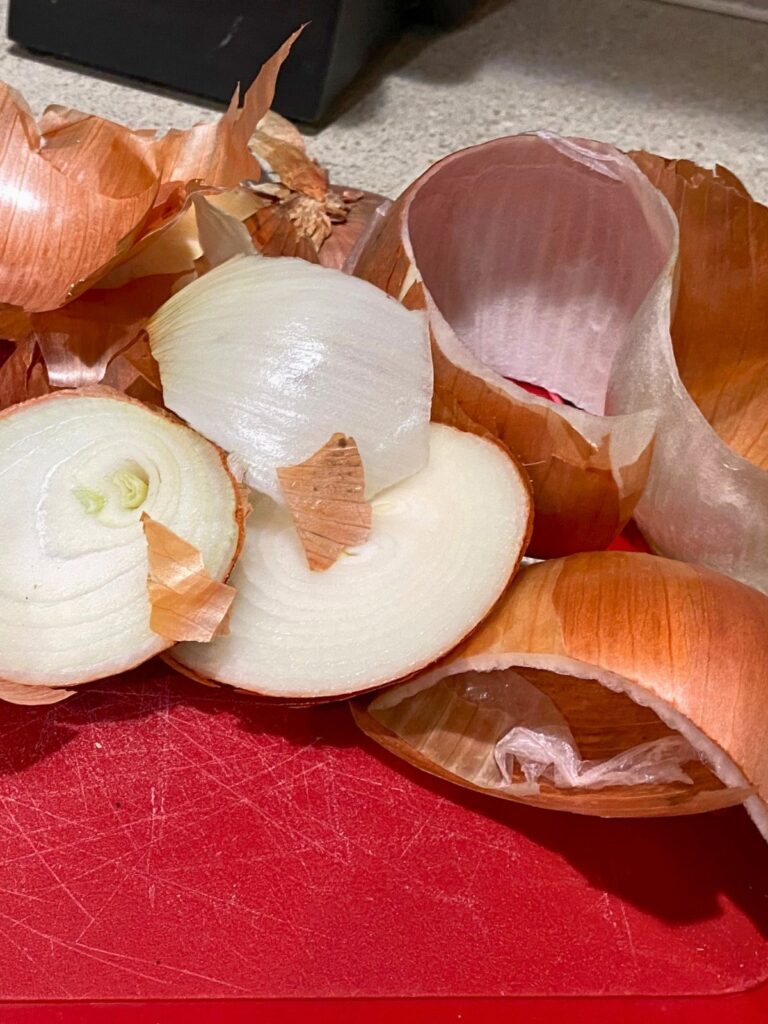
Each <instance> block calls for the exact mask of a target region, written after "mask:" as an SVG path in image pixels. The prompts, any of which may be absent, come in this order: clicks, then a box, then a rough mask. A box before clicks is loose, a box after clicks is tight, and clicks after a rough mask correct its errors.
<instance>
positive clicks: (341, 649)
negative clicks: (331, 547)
mask: <svg viewBox="0 0 768 1024" xmlns="http://www.w3.org/2000/svg"><path fill="white" fill-rule="evenodd" d="M429 436H430V457H429V462H428V464H427V466H426V467H425V468H424V469H423V470H421V472H419V473H418V474H416V475H415V476H412V477H410V478H409V479H408V480H405V481H403V482H401V483H399V484H397V485H395V486H394V487H391V488H389V489H388V490H387V491H385V492H383V493H382V494H380V495H379V496H378V497H377V498H375V499H374V501H373V527H372V530H371V534H370V537H369V539H368V541H367V542H366V543H365V544H364V545H363V546H361V547H360V548H357V549H354V550H351V551H349V552H347V553H345V554H343V555H342V556H341V558H340V559H339V560H338V561H337V562H336V563H335V564H334V565H333V566H331V568H330V569H328V570H327V571H326V572H323V573H313V572H311V571H310V570H309V568H308V566H307V562H306V558H305V556H304V552H303V550H302V548H301V545H300V543H299V540H298V537H297V536H296V531H295V530H294V528H293V524H292V522H291V520H290V518H289V516H288V514H287V513H286V512H285V511H284V510H283V509H282V508H280V507H279V506H278V505H276V504H275V503H274V502H273V501H271V499H269V498H266V497H258V498H256V499H255V502H254V506H255V507H254V510H253V513H252V515H251V517H250V518H249V520H248V529H247V534H246V543H245V548H244V550H243V554H242V555H241V557H240V559H239V561H238V564H237V567H236V569H235V571H234V573H233V576H232V580H231V582H232V584H233V585H234V586H235V587H236V589H237V591H238V593H237V597H236V598H235V602H234V605H233V607H232V615H231V619H230V633H229V635H228V636H225V637H220V638H218V639H216V640H214V641H213V642H212V643H210V644H195V643H184V644H179V645H178V647H176V648H175V649H174V652H173V660H174V661H175V662H177V663H178V664H179V665H181V666H182V667H184V668H186V669H188V670H190V671H192V672H193V673H195V674H197V675H199V676H204V677H205V678H208V679H212V680H215V681H219V682H224V683H229V684H231V685H234V686H238V687H241V688H243V689H248V690H253V691H255V692H257V693H261V694H265V695H270V696H276V697H283V698H296V699H302V698H313V697H336V696H342V695H344V694H348V693H354V692H359V691H362V690H366V689H370V688H372V687H375V686H380V685H382V684H384V683H386V682H389V681H391V680H395V679H399V678H402V677H403V676H405V675H407V674H409V673H411V672H414V671H415V670H416V669H418V668H420V667H422V666H424V665H427V664H430V663H431V662H432V661H434V660H435V659H436V658H438V657H439V656H440V655H441V654H443V653H444V652H446V651H447V650H449V649H450V648H451V647H453V646H454V645H455V644H456V643H457V642H458V641H459V640H460V639H461V638H462V637H463V636H464V635H466V634H467V633H468V632H469V631H470V630H471V629H472V628H473V627H474V626H475V625H476V624H477V623H478V621H479V620H480V619H481V618H482V617H483V616H484V615H485V614H486V612H488V611H489V609H490V608H491V606H492V605H493V604H494V602H495V601H496V599H497V598H498V596H499V594H500V593H501V591H502V589H503V588H504V586H505V585H506V583H507V581H508V579H509V577H510V575H511V574H512V572H513V571H514V568H515V566H516V565H517V562H518V560H519V557H520V554H521V552H522V548H523V546H524V544H525V542H526V540H527V531H528V519H529V509H530V499H529V495H528V491H527V487H526V484H525V482H524V481H523V479H522V476H521V474H520V471H519V470H518V468H517V466H516V465H515V464H514V463H513V462H512V461H511V459H509V457H508V456H507V455H506V454H505V453H504V452H503V451H502V450H501V449H500V448H499V447H498V446H497V445H495V444H493V443H492V442H489V441H485V440H483V439H482V438H479V437H476V436H474V435H472V434H464V433H461V432H460V431H457V430H454V429H452V428H450V427H443V426H438V425H436V424H433V425H432V426H431V428H430V435H429Z"/></svg>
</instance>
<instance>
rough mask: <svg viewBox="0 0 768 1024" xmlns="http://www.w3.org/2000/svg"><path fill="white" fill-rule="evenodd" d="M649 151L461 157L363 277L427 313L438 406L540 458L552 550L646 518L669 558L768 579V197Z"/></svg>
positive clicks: (591, 146) (500, 152)
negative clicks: (767, 202) (557, 401)
mask: <svg viewBox="0 0 768 1024" xmlns="http://www.w3.org/2000/svg"><path fill="white" fill-rule="evenodd" d="M634 160H635V161H636V163H637V165H638V166H639V167H640V168H642V170H643V172H644V175H645V176H638V175H637V174H636V173H635V171H636V169H635V167H634V166H633V162H632V160H630V158H629V157H628V156H626V155H625V154H623V153H620V152H619V151H618V150H616V149H614V148H612V147H610V146H607V145H604V144H601V143H596V142H589V141H586V140H583V139H561V138H558V137H556V136H551V135H544V134H540V135H527V136H517V137H514V138H508V139H498V140H495V141H493V142H489V143H485V144H483V145H482V146H478V147H475V148H474V149H469V150H465V151H463V152H460V153H456V154H453V155H452V156H449V157H446V158H445V159H444V160H443V161H441V162H440V163H438V164H436V165H435V166H434V167H433V168H431V169H430V170H429V171H428V172H427V173H426V174H425V175H424V176H423V177H422V178H420V179H419V180H418V181H417V182H415V183H414V184H413V185H412V186H411V187H410V188H409V189H408V190H407V191H406V193H405V194H404V195H403V196H402V197H401V198H400V200H399V201H398V202H397V203H396V204H395V207H393V208H392V210H390V212H389V213H388V214H387V215H385V217H384V218H383V221H382V223H381V225H380V227H379V230H378V231H377V232H374V234H373V235H372V237H371V239H370V240H369V241H368V243H367V245H366V247H365V248H364V250H363V252H362V254H361V256H360V257H359V258H358V261H357V266H356V271H355V272H356V273H358V274H359V275H360V276H362V277H364V278H366V279H368V280H371V281H373V282H374V283H376V284H379V285H380V286H382V287H385V288H386V289H387V290H388V291H389V292H390V293H391V294H393V295H397V296H398V297H400V298H401V299H402V300H403V301H404V302H405V303H406V304H407V305H410V306H425V307H426V308H427V310H428V313H429V319H430V328H431V334H432V343H433V353H434V362H435V401H434V415H435V417H436V418H437V419H439V420H441V421H443V422H447V423H453V424H455V425H457V426H460V427H462V428H464V429H474V430H477V431H479V432H483V431H487V432H489V433H490V434H492V435H495V436H497V437H499V438H500V439H501V440H502V441H504V443H505V444H507V445H508V446H509V447H510V449H511V450H512V451H514V452H515V454H517V455H518V457H519V458H520V459H521V461H522V462H523V463H524V464H525V465H526V468H527V469H528V472H529V474H530V475H531V479H532V482H533V488H534V496H535V501H536V525H535V529H534V536H533V541H532V544H531V554H533V555H540V556H543V557H548V556H553V555H556V554H564V553H567V552H569V551H575V550H586V549H590V548H595V547H604V546H605V545H606V544H607V543H608V542H609V541H610V540H611V538H612V536H613V535H614V534H615V532H616V531H617V529H619V528H620V527H621V525H622V523H623V522H625V521H626V519H627V518H628V517H629V516H630V515H632V514H633V510H634V514H635V515H636V518H637V520H638V522H639V524H640V526H641V528H642V530H643V533H644V534H645V536H646V537H647V539H648V540H649V542H650V543H651V544H652V546H653V547H654V549H656V550H657V551H659V552H660V553H662V554H666V555H669V556H672V557H675V558H679V559H683V560H686V561H692V562H696V563H700V564H704V565H708V566H709V567H711V568H713V569H716V570H718V571H720V572H724V573H726V574H727V575H730V576H733V577H735V578H737V579H740V580H742V581H744V582H746V583H749V584H750V585H752V586H755V587H757V588H759V589H761V590H768V472H767V470H768V454H767V453H768V449H766V447H765V437H766V436H768V432H767V431H766V423H767V422H768V405H767V404H766V403H768V347H767V346H768V334H766V332H765V329H764V319H765V307H766V294H767V291H766V290H767V289H768V273H766V267H768V210H766V208H765V207H763V206H761V205H760V204H759V203H756V202H755V201H754V200H752V199H751V198H750V197H749V196H748V194H747V193H746V190H745V189H744V188H743V186H742V185H741V184H740V182H738V180H737V179H735V177H734V176H733V175H731V174H730V173H729V172H727V171H725V170H724V169H722V168H718V169H717V170H716V171H715V172H707V171H704V170H702V169H701V168H698V167H696V166H695V165H694V164H691V163H689V162H687V161H666V160H663V159H662V158H660V157H654V156H652V155H649V154H642V153H639V154H635V155H634ZM653 186H657V188H654V187H653ZM667 200H668V201H669V202H667ZM670 203H671V204H672V209H673V210H674V212H675V213H676V214H677V218H678V219H679V222H680V228H679V230H680V259H679V263H678V223H677V221H676V219H675V217H674V215H673V213H672V210H671V209H670V205H669V204H670ZM676 284H679V289H676ZM673 314H674V319H673V320H672V335H671V337H670V320H671V319H672V315H673ZM507 378H514V379H515V380H521V381H527V382H529V383H532V384H535V385H539V386H542V387H544V388H546V389H549V390H551V391H553V392H555V393H557V394H559V395H561V396H563V397H564V398H565V399H567V400H568V401H571V402H573V403H574V404H575V405H576V406H578V408H577V409H574V408H569V407H568V406H563V405H554V404H552V403H550V402H547V401H546V400H544V399H542V398H538V397H536V396H534V395H530V394H527V393H526V392H524V391H523V390H522V389H521V388H520V387H518V386H517V385H516V384H515V383H513V381H512V380H510V379H507ZM582 410H584V411H582ZM654 421H656V429H655V438H654ZM683 453H684V458H685V460H686V463H688V462H689V461H690V463H691V464H695V466H696V472H695V473H689V472H686V471H682V470H681V456H682V455H683ZM646 483H647V487H646V486H645V485H646Z"/></svg>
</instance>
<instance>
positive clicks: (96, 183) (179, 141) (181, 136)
mask: <svg viewBox="0 0 768 1024" xmlns="http://www.w3.org/2000/svg"><path fill="white" fill-rule="evenodd" d="M300 32H301V29H298V30H297V31H296V32H294V33H293V34H292V35H291V36H290V37H289V38H288V39H287V40H286V42H285V43H284V44H283V45H282V46H281V47H280V48H279V50H278V51H277V52H276V53H275V54H274V55H273V56H272V57H270V58H269V59H268V60H267V61H266V62H265V63H264V65H263V66H262V68H261V70H260V72H259V74H258V75H257V77H256V79H255V80H254V82H253V84H252V85H251V87H250V88H249V89H248V91H247V92H246V93H245V96H244V98H243V105H242V107H239V105H238V104H239V89H238V90H237V91H236V92H235V94H234V96H233V98H232V102H231V103H230V105H229V108H228V109H227V111H226V112H225V113H224V114H223V115H222V117H220V118H219V119H218V120H217V121H213V122H210V123H207V124H198V125H195V126H194V127H192V128H190V129H187V130H183V131H182V130H177V129H171V130H170V131H168V132H167V133H165V134H164V135H162V136H160V137H157V136H156V133H155V132H154V131H153V130H138V131H134V130H132V129H130V128H127V127H125V126H123V125H119V124H114V123H113V122H111V121H107V120H105V119H103V118H100V117H96V116H94V115H90V114H85V113H82V112H81V111H78V110H69V109H67V108H65V107H60V106H53V107H49V108H48V109H47V110H46V111H45V113H44V114H43V116H42V118H41V119H40V122H39V124H38V123H37V122H36V121H35V119H34V117H33V115H32V112H31V111H30V109H29V107H28V106H27V104H26V103H25V101H24V99H23V98H22V97H21V96H20V95H19V93H17V92H16V91H15V90H13V89H11V88H9V87H8V86H6V85H0V130H1V131H2V135H3V138H4V140H5V146H4V149H3V153H2V155H1V156H0V171H1V172H2V178H3V181H4V182H5V183H6V187H5V189H4V192H3V195H2V197H0V233H2V236H3V239H4V245H5V250H4V256H5V258H4V261H3V265H2V267H0V301H1V302H3V303H9V304H12V305H15V306H19V307H22V308H24V309H25V310H27V311H29V312H42V311H46V310H51V309H56V308H58V307H59V306H61V305H63V304H64V303H66V302H67V301H69V300H70V299H72V298H73V297H74V296H75V295H76V294H78V293H79V292H80V291H83V290H85V289H86V288H87V287H89V286H90V285H91V284H92V283H93V282H94V280H96V279H97V278H98V277H100V276H103V275H104V274H106V273H107V272H108V271H109V270H110V269H112V268H113V267H114V266H116V265H117V264H118V263H120V262H122V261H123V260H124V259H126V258H128V257H129V256H130V255H131V253H132V251H133V248H134V246H135V245H136V244H141V241H142V238H143V236H145V235H147V234H149V233H152V232H153V231H155V230H157V229H158V228H160V227H161V226H162V225H163V223H164V222H165V221H167V220H173V219H174V218H175V217H176V216H177V214H178V212H179V209H180V208H181V207H182V205H183V203H184V201H185V198H186V195H185V192H186V186H187V184H188V183H192V182H202V183H203V184H205V185H210V186H216V187H222V188H232V187H234V186H236V185H238V184H239V183H240V182H241V181H243V180H244V179H253V180H256V181H258V179H259V178H260V177H261V165H260V164H259V162H258V160H257V159H256V157H255V156H254V155H253V154H252V153H251V151H250V149H249V147H248V140H249V138H250V136H251V134H252V133H253V131H254V129H255V128H256V125H257V124H258V123H259V122H260V121H261V120H262V118H263V117H264V116H265V114H266V113H267V111H268V109H269V105H270V103H271V102H272V99H273V97H274V91H275V82H276V78H277V75H278V72H279V70H280V66H281V65H282V63H283V61H284V60H285V59H286V57H287V56H288V53H289V52H290V48H291V46H292V44H293V42H294V41H295V39H296V38H297V36H298V35H299V33H300ZM41 268H44V272H42V271H41Z"/></svg>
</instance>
